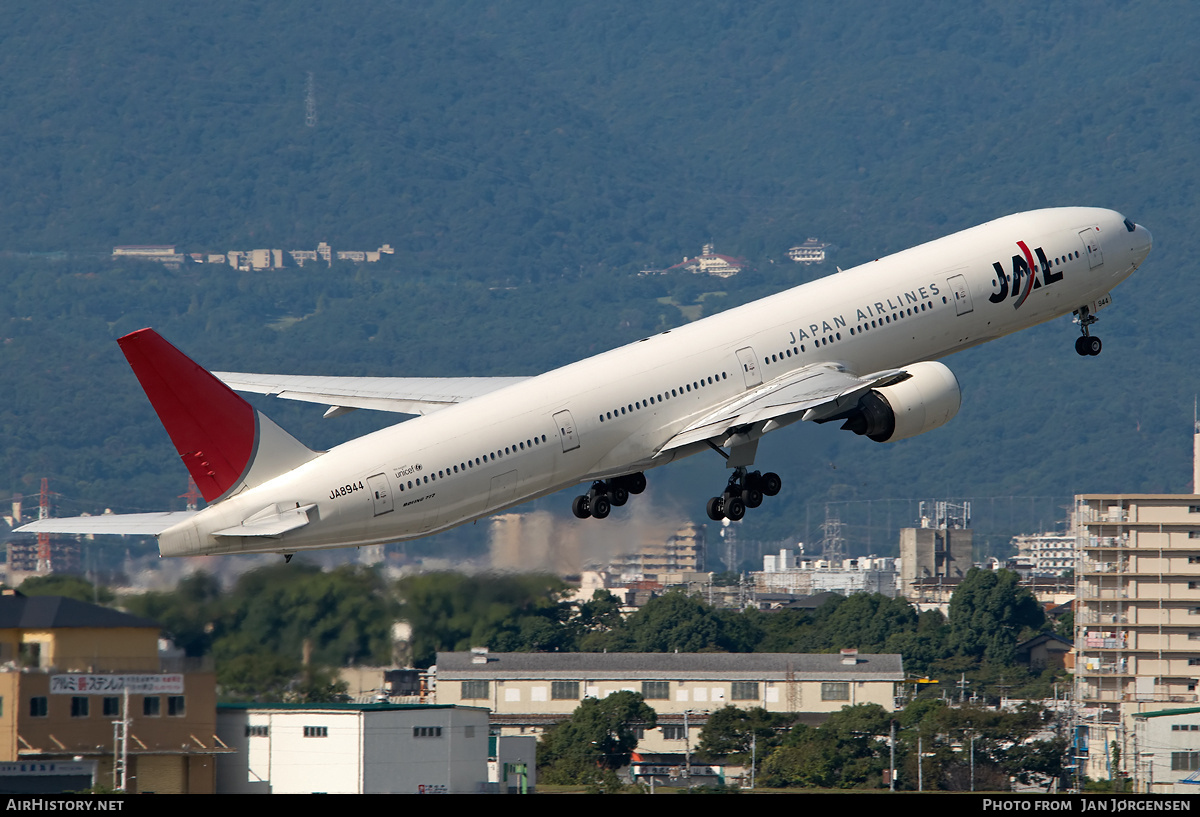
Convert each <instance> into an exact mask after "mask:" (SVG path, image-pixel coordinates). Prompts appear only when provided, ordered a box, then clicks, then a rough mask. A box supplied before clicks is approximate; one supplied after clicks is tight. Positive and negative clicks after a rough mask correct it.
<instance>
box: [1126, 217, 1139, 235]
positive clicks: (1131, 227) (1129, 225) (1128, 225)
mask: <svg viewBox="0 0 1200 817" xmlns="http://www.w3.org/2000/svg"><path fill="white" fill-rule="evenodd" d="M1125 229H1126V230H1128V231H1129V232H1131V233H1132V232H1133V231H1134V230H1136V229H1137V227H1135V226H1134V224H1133V222H1132V221H1130V220H1129V219H1125Z"/></svg>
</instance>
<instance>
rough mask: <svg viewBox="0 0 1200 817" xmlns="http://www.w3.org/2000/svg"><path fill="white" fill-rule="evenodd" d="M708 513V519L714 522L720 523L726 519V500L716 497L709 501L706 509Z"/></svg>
mask: <svg viewBox="0 0 1200 817" xmlns="http://www.w3.org/2000/svg"><path fill="white" fill-rule="evenodd" d="M705 510H707V511H708V518H709V519H711V520H712V521H714V522H720V521H721V520H722V519H724V518H725V500H723V499H721V497H719V496H714V497H713V498H712V499H710V500H708V505H707V507H706V508H705Z"/></svg>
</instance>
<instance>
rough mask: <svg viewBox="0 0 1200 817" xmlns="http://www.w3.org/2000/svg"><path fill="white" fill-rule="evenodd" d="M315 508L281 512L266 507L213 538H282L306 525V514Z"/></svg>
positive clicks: (309, 506)
mask: <svg viewBox="0 0 1200 817" xmlns="http://www.w3.org/2000/svg"><path fill="white" fill-rule="evenodd" d="M315 507H317V506H316V505H303V506H300V507H297V508H284V509H283V510H282V511H281V510H280V509H279V506H278V505H268V506H267V507H265V508H263V509H262V510H261V511H259V512H258V513H256V514H254V515H253V516H251V517H249V518H248V519H246V520H245V521H243V522H242V524H240V525H236V526H234V527H232V528H223V529H222V530H217V531H213V536H272V537H274V536H282V535H283V534H285V533H287V532H288V531H290V530H295V529H296V528H302V527H304V526H305V525H307V524H308V512H309V511H310V510H312V509H313V508H315Z"/></svg>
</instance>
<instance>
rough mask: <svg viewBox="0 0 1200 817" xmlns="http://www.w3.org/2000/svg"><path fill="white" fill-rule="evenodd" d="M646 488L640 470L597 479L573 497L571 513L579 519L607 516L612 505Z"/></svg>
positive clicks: (644, 479)
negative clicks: (584, 492) (586, 490)
mask: <svg viewBox="0 0 1200 817" xmlns="http://www.w3.org/2000/svg"><path fill="white" fill-rule="evenodd" d="M644 490H646V475H645V474H643V473H641V472H640V471H639V472H638V473H636V474H626V475H625V476H623V477H614V478H612V479H604V480H597V481H596V482H593V483H592V487H591V490H589V491H588V492H587V493H586V494H582V495H580V496H577V497H575V500H574V501H573V502H572V503H571V513H573V514H575V516H576V517H577V518H579V519H587V518H588V517H589V516H590V517H592V518H594V519H603V518H605V517H606V516H608V514H609V512H610V511H611V510H612V507H613V506H614V505H617V506H621V505H624V504H625V503H626V502H628V501H629V495H630V494H640V493H641V492H642V491H644Z"/></svg>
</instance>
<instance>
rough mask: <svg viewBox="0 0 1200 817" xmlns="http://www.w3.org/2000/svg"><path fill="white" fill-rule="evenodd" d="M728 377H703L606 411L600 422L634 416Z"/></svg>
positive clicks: (723, 374)
mask: <svg viewBox="0 0 1200 817" xmlns="http://www.w3.org/2000/svg"><path fill="white" fill-rule="evenodd" d="M728 377H729V373H728V372H721V373H720V374H714V375H710V376H708V377H702V378H700V379H699V380H693V381H692V382H691V383H684V384H683V385H682V386H680V387H679V388H677V389H671V390H670V391H664V392H663V393H662V394H659V395H657V397H655V396H653V395H652V396H650V397H647V398H645V399H642V400H637V401H635V402H633V403H630V404H628V405H625V406H620V407H619V408H615V409H613V410H612V411H606V412H604V413H603V414H601V415H600V422H602V423H603V422H604V421H605V420H615V419H617V418H618V417H620V416H621V415H623V414H626V413H629V414H633V412H635V411H640V410H642V409H644V408H649V407H650V406H653V405H654V404H655V402H656V401H657V402H659V403H663V402H666V401H667V400H670V399H671V398H672V397H682V396H683V395H685V394H687V393H688V392H692V391H699V390H700V389H702V388H704V387H705V386H712V385H715V384H717V383H720V382H721V381H722V380H726V379H728Z"/></svg>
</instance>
